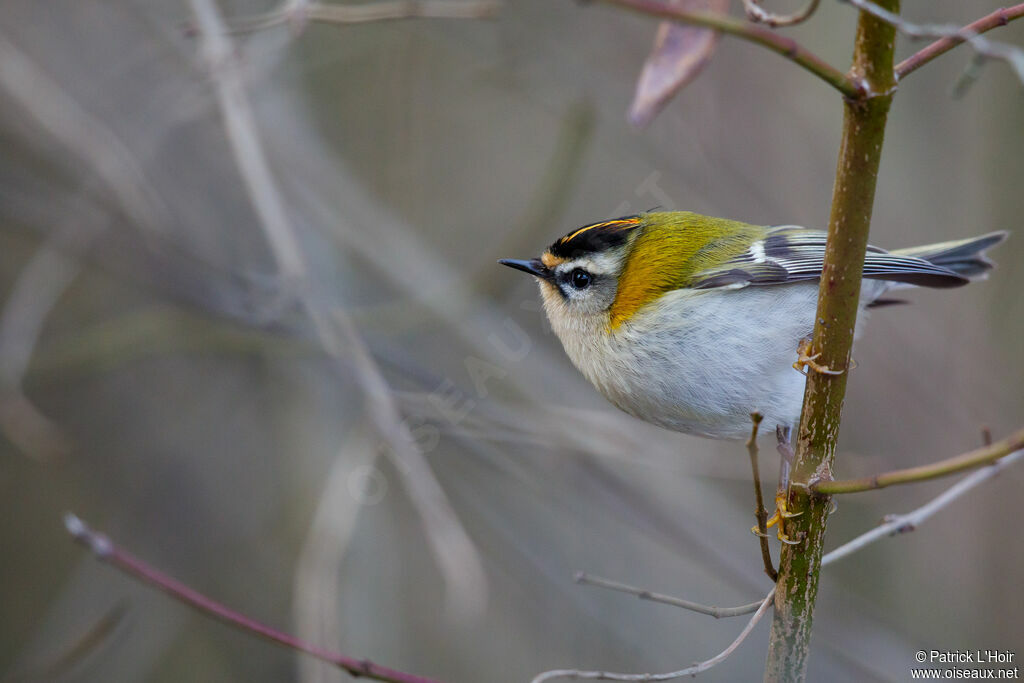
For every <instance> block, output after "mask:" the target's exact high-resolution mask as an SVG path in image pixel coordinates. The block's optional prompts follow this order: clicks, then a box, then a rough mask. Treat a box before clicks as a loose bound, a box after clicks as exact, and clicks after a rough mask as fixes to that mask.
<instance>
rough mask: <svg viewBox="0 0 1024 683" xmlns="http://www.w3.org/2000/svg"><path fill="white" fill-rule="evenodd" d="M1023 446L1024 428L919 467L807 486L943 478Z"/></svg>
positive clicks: (860, 486)
mask: <svg viewBox="0 0 1024 683" xmlns="http://www.w3.org/2000/svg"><path fill="white" fill-rule="evenodd" d="M1021 449H1024V429H1021V430H1019V431H1017V432H1016V433H1015V434H1012V435H1011V436H1008V437H1007V438H1005V439H1003V440H1002V441H997V442H996V443H993V444H990V445H987V446H983V447H981V448H978V449H976V450H973V451H970V452H969V453H964V454H963V455H958V456H956V457H953V458H947V459H945V460H940V461H939V462H933V463H931V464H928V465H921V466H919V467H908V468H906V469H902V470H894V471H892V472H885V473H883V474H876V475H874V476H873V477H861V478H860V479H848V480H837V481H817V482H811V484H810V489H811V491H812V492H814V493H820V494H823V495H832V494H837V493H857V492H859V491H870V490H872V489H881V488H885V487H886V486H893V485H896V484H913V483H916V482H919V481H927V480H929V479H937V478H939V477H947V476H949V475H951V474H956V473H957V472H963V471H964V470H969V469H973V468H975V467H981V466H982V465H988V464H990V463H992V462H994V461H996V460H999V459H1000V458H1003V457H1007V456H1008V455H1009V454H1011V453H1013V452H1015V451H1019V450H1021Z"/></svg>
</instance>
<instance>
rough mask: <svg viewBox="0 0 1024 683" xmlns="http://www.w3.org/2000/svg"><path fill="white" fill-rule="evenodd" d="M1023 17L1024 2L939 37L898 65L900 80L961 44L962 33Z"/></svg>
mask: <svg viewBox="0 0 1024 683" xmlns="http://www.w3.org/2000/svg"><path fill="white" fill-rule="evenodd" d="M1021 17H1024V3H1021V4H1019V5H1014V6H1013V7H1006V8H1004V9H997V10H996V11H995V12H992V13H991V14H988V15H986V16H984V17H982V18H981V19H978V20H977V21H975V22H972V23H970V24H967V25H966V26H964V27H963V28H962V29H960V30H959V31H957V33H956V35H952V36H945V37H943V38H939V39H938V40H936V41H935V42H934V43H932V44H931V45H929V46H927V47H925V48H922V49H920V50H918V51H917V52H915V53H914V54H912V55H910V56H909V57H907V58H906V59H904V60H903V61H902V62H900V63H899V64H897V65H896V75H897V76H898V77H899V79H900V80H903V79H904V78H905V77H906V76H907V74H910V73H913V72H915V71H917V70H918V69H920V68H921V67H922V66H924V65H925V64H927V63H928V62H930V61H932V60H933V59H935V58H936V57H939V56H941V55H944V54H946V53H947V52H949V51H950V50H952V49H953V48H954V47H956V46H957V45H960V44H961V43H963V42H964V41H965V40H966V38H964V36H963V35H961V33H968V34H973V35H980V34H982V33H985V32H986V31H990V30H992V29H994V28H998V27H999V26H1006V25H1007V24H1009V23H1010V22H1011V21H1013V20H1014V19H1019V18H1021Z"/></svg>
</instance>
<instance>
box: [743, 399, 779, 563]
mask: <svg viewBox="0 0 1024 683" xmlns="http://www.w3.org/2000/svg"><path fill="white" fill-rule="evenodd" d="M763 419H764V416H763V415H761V413H751V414H750V421H751V422H752V423H753V425H752V426H751V428H750V438H749V439H747V454H748V455H749V456H750V470H751V473H752V475H753V479H754V501H755V502H754V505H755V507H754V517H755V518H756V519H757V526H755V527H754V528H753V529H751V531H753V532H754V533H756V534H757V537H758V540H759V541H760V545H761V561H762V562H764V573H765V574H767V575H768V578H769V579H771V580H772V582H773V583H774V582H775V581H778V579H779V573H778V572H777V571H775V565H773V564H772V553H771V549H770V548H769V547H768V511H767V510H765V509H764V496H763V494H762V493H761V472H760V469H759V468H758V466H757V431H758V429H759V428H760V426H761V420H763Z"/></svg>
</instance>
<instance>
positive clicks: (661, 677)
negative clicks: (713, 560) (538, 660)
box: [531, 588, 775, 683]
mask: <svg viewBox="0 0 1024 683" xmlns="http://www.w3.org/2000/svg"><path fill="white" fill-rule="evenodd" d="M774 597H775V589H774V588H772V589H771V590H770V591H769V592H768V595H766V596H765V597H764V599H763V600H761V601H760V602H759V603H758V608H757V611H756V612H754V616H752V617H751V618H750V621H748V622H747V625H746V626H744V627H743V630H742V631H741V632H740V634H739V635H738V636H737V637H736V640H734V641H732V643H730V645H729V647H727V648H725V649H724V650H722V651H721V652H719V653H718V654H717V655H715V656H714V657H712V658H711V659H707V660H705V661H703V662H697V663H696V664H694V665H693V666H690V667H687V668H685V669H681V670H679V671H670V672H668V673H663V674H621V673H611V672H609V671H582V670H580V669H555V670H552V671H545V672H544V673H542V674H540V675H539V676H537V677H535V678H534V679H533V681H532V682H531V683H544V681H551V680H554V679H556V678H570V679H576V680H584V679H585V680H594V681H671V680H673V679H676V678H683V677H685V676H696V675H697V674H699V673H701V672H702V671H707V670H708V669H710V668H712V667H713V666H716V665H718V664H721V663H722V662H724V661H725V660H726V659H727V658H728V657H729V655H731V654H732V653H733V652H734V651H735V650H736V648H738V647H739V646H740V645H741V644H742V643H743V641H744V640H746V639H747V636H748V635H750V632H751V631H752V630H754V626H756V625H757V622H759V621H760V620H761V617H763V616H764V614H765V612H767V611H768V606H769V605H771V604H772V598H774Z"/></svg>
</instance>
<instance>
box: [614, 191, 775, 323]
mask: <svg viewBox="0 0 1024 683" xmlns="http://www.w3.org/2000/svg"><path fill="white" fill-rule="evenodd" d="M643 221H644V224H643V227H641V228H640V229H639V230H638V231H637V232H638V234H637V235H636V237H635V238H634V239H633V240H632V244H631V249H630V253H629V256H628V257H627V260H626V265H625V266H624V267H623V269H622V274H621V275H620V277H619V288H618V292H617V294H616V296H615V301H614V302H613V303H612V306H611V309H610V311H609V313H610V318H609V325H610V327H611V329H613V330H614V329H615V328H617V327H619V326H620V325H622V323H624V322H626V321H627V320H629V319H630V318H632V317H633V315H634V314H635V313H636V312H637V311H638V310H639V309H640V308H641V307H643V306H644V305H646V304H648V303H650V302H652V301H654V300H656V299H658V298H659V297H660V296H661V295H663V294H664V293H665V292H669V291H672V290H675V289H680V288H683V287H687V286H689V284H690V282H691V280H692V278H693V276H694V275H695V274H697V273H700V272H702V271H704V270H707V269H708V268H711V267H713V266H716V265H719V264H721V263H722V262H723V261H726V260H728V259H730V258H732V257H734V256H738V255H740V254H742V253H743V252H744V251H746V250H747V249H748V248H749V247H750V244H751V242H753V241H754V240H757V239H761V238H763V237H764V235H765V232H766V229H765V228H764V227H761V226H756V225H749V224H747V223H741V222H739V221H730V220H727V219H724V218H714V217H711V216H702V215H700V214H696V213H692V212H690V211H665V212H658V213H649V214H645V215H644V216H643Z"/></svg>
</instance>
